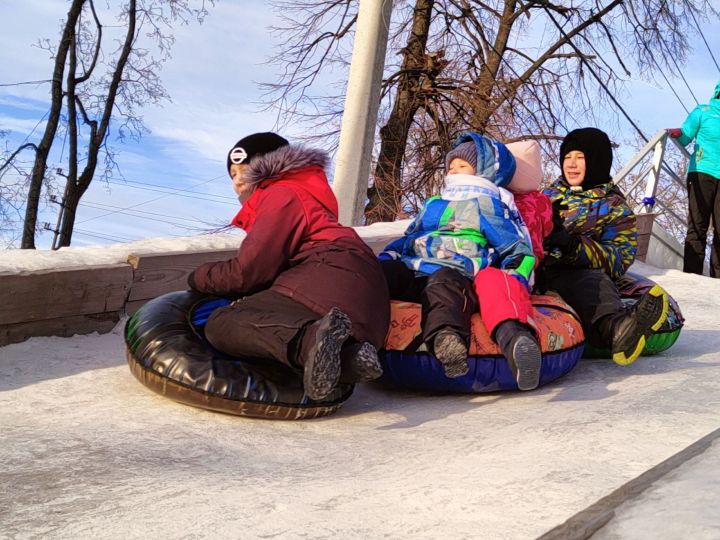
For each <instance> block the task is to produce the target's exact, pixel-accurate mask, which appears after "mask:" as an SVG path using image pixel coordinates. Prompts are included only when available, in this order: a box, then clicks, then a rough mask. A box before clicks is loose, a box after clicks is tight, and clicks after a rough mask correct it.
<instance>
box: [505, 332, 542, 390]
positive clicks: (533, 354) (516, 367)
mask: <svg viewBox="0 0 720 540" xmlns="http://www.w3.org/2000/svg"><path fill="white" fill-rule="evenodd" d="M495 341H496V342H497V344H498V345H499V346H500V350H501V351H502V353H503V355H505V358H506V360H507V362H508V365H509V366H510V370H511V371H512V374H513V377H515V381H516V382H517V385H518V388H519V389H520V390H534V389H535V388H537V387H538V385H539V384H540V368H541V367H542V351H541V350H540V344H539V343H538V341H537V339H536V338H535V335H534V334H533V333H532V331H531V330H530V327H529V326H527V325H525V324H523V323H521V322H519V321H516V320H513V319H510V320H507V321H504V322H502V323H501V324H500V325H499V326H498V327H497V329H496V330H495Z"/></svg>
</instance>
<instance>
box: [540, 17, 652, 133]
mask: <svg viewBox="0 0 720 540" xmlns="http://www.w3.org/2000/svg"><path fill="white" fill-rule="evenodd" d="M543 9H544V10H545V13H547V15H548V17H549V18H550V20H551V21H552V22H553V23H554V24H555V27H556V28H557V29H558V31H559V32H560V33H561V34H562V35H563V36H564V37H565V39H566V40H567V43H568V45H570V46H571V47H572V48H573V49H575V52H576V53H577V54H578V56H579V57H580V61H581V62H582V63H584V64H585V66H586V67H587V68H588V71H589V72H590V73H591V74H592V75H593V77H595V80H597V82H598V84H599V85H600V86H601V87H602V89H603V90H605V93H606V94H607V95H608V97H609V98H610V99H611V100H612V102H613V103H614V104H615V106H616V107H617V108H618V109H619V110H620V112H622V114H623V116H625V118H626V119H627V121H628V122H630V125H631V126H632V127H633V128H635V131H637V132H638V134H639V135H640V137H642V139H643V140H644V141H645V142H648V138H647V137H646V136H645V134H644V133H643V131H642V130H641V129H640V128H639V127H638V125H637V124H636V123H635V121H634V120H633V119H632V118H630V115H629V114H628V113H627V111H626V110H625V108H624V107H623V106H622V105H621V104H620V102H619V101H618V100H617V98H616V97H615V95H614V94H613V93H612V92H611V91H610V89H609V88H608V87H607V85H606V84H605V83H604V82H603V81H602V79H601V78H600V76H599V75H598V74H597V73H595V70H594V69H593V68H592V65H591V64H590V63H589V62H588V61H587V60H586V59H585V56H584V55H583V54H582V51H581V50H580V49H579V48H578V47H577V45H575V43H573V41H572V39H571V38H570V36H568V35H567V33H566V32H565V30H564V29H563V27H562V26H561V25H560V23H558V22H557V21H556V20H555V17H553V15H552V13H551V12H550V10H549V9H548V8H547V7H543Z"/></svg>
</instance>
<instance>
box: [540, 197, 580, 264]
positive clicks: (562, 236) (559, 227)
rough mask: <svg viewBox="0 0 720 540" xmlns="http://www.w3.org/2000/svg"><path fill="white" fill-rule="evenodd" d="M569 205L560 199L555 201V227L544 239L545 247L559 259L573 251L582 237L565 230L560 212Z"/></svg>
mask: <svg viewBox="0 0 720 540" xmlns="http://www.w3.org/2000/svg"><path fill="white" fill-rule="evenodd" d="M566 207H567V205H565V204H563V203H562V202H560V201H553V205H552V210H553V229H552V231H550V234H549V235H547V236H546V237H545V239H544V240H543V249H544V251H545V253H547V254H548V255H550V256H551V257H555V258H557V259H559V258H560V257H562V256H563V255H565V254H567V253H572V252H573V251H575V249H576V248H577V246H578V244H579V243H580V239H579V238H578V237H577V236H575V235H574V234H570V233H569V232H567V230H565V227H564V225H563V223H564V221H565V220H564V219H563V217H562V214H561V213H560V212H561V210H562V209H564V208H566Z"/></svg>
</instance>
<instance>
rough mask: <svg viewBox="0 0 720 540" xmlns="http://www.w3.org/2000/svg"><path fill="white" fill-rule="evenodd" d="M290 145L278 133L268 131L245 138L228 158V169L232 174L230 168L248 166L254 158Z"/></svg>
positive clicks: (231, 151)
mask: <svg viewBox="0 0 720 540" xmlns="http://www.w3.org/2000/svg"><path fill="white" fill-rule="evenodd" d="M288 144H290V143H289V142H287V140H285V139H284V138H282V137H281V136H280V135H277V134H276V133H272V132H270V131H266V132H263V133H253V134H252V135H248V136H247V137H243V138H242V139H240V140H239V141H238V142H236V143H235V146H233V147H232V148H231V149H230V151H229V152H228V156H227V169H228V174H229V173H230V166H231V165H233V164H235V165H241V164H242V165H247V164H248V163H250V162H251V161H252V160H253V159H254V158H256V157H258V156H262V155H263V154H268V153H270V152H272V151H274V150H277V149H278V148H281V147H283V146H285V145H288Z"/></svg>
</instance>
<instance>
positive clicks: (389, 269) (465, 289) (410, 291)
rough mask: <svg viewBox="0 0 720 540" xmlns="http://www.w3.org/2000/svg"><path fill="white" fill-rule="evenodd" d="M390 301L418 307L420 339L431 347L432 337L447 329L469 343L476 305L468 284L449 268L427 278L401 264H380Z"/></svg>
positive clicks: (471, 288) (388, 262)
mask: <svg viewBox="0 0 720 540" xmlns="http://www.w3.org/2000/svg"><path fill="white" fill-rule="evenodd" d="M380 264H381V265H382V269H383V272H384V273H385V279H386V280H387V283H388V288H389V289H390V298H391V299H392V300H402V301H405V302H416V303H419V304H420V305H421V306H422V322H421V325H422V338H423V341H425V342H426V343H428V344H432V340H433V339H434V338H435V334H437V333H438V331H440V330H441V329H443V328H450V329H452V330H453V331H454V332H456V333H457V334H458V335H459V336H460V337H462V338H463V339H464V340H465V341H466V342H468V343H469V339H470V317H472V315H473V313H477V310H478V303H477V298H476V296H475V292H474V291H473V287H472V281H470V279H468V278H467V277H465V276H464V275H462V274H461V273H460V272H459V271H457V270H454V269H452V268H441V269H440V270H438V271H437V272H434V273H432V274H431V275H429V276H423V275H416V274H415V272H414V271H412V270H410V269H409V268H408V267H407V266H405V263H403V262H402V261H380Z"/></svg>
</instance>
